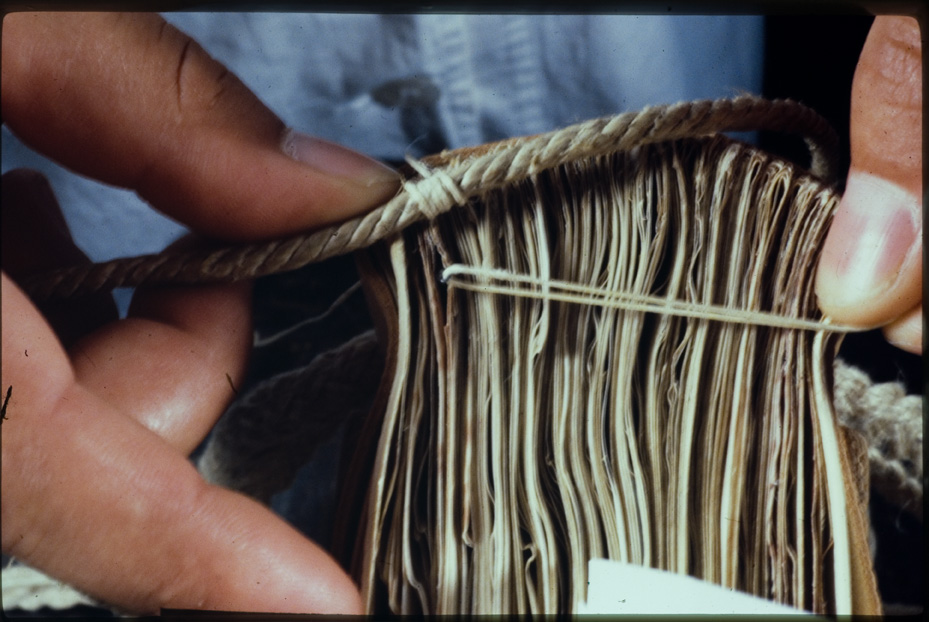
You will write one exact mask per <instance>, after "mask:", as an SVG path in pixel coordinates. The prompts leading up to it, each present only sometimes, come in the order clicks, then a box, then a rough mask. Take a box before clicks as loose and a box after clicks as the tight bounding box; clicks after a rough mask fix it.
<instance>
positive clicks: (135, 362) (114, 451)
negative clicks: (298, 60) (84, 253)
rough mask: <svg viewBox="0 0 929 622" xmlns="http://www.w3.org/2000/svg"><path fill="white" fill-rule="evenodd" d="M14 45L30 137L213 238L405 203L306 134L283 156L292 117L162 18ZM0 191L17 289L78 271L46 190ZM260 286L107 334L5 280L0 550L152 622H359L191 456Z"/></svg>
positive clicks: (210, 289)
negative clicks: (215, 618)
mask: <svg viewBox="0 0 929 622" xmlns="http://www.w3.org/2000/svg"><path fill="white" fill-rule="evenodd" d="M2 46H3V47H2V105H3V120H4V122H5V123H7V124H8V126H9V127H10V129H11V130H12V131H13V132H15V133H16V134H18V135H19V136H20V137H21V138H22V139H23V140H24V141H26V142H28V143H30V144H31V145H32V146H33V147H34V148H36V149H39V150H41V151H43V152H44V153H46V154H47V155H49V156H50V157H52V158H54V159H56V160H58V161H59V162H60V163H62V164H63V165H65V166H67V167H69V168H71V169H73V170H76V171H77V172H80V173H83V174H86V175H90V176H93V177H96V178H97V179H100V180H102V181H104V182H107V183H111V184H115V185H120V186H125V187H128V188H132V189H135V190H136V191H137V192H139V194H140V195H142V196H143V197H144V198H145V199H147V200H148V201H150V202H151V203H152V204H153V205H154V206H155V207H157V208H158V209H160V210H162V211H164V212H165V213H167V214H168V215H170V216H173V217H175V218H177V219H178V220H180V221H182V222H184V223H186V224H187V225H189V226H190V227H192V228H193V229H194V230H195V231H198V232H200V233H204V234H207V235H211V236H217V237H225V238H243V239H244V238H261V237H270V236H276V235H281V234H285V233H289V232H294V231H297V230H301V229H307V228H311V227H316V226H319V225H322V224H326V223H331V222H333V221H337V220H341V219H344V218H346V217H348V216H351V215H353V214H356V213H359V212H361V211H363V210H365V209H367V208H369V207H371V206H373V205H376V204H378V203H380V202H382V201H383V200H385V199H387V198H389V197H390V196H391V195H392V194H393V193H394V192H395V191H396V186H397V177H396V176H395V174H394V173H393V172H392V171H390V170H389V169H387V168H386V167H383V166H382V165H380V164H377V163H375V162H374V161H371V160H368V159H367V158H365V157H364V156H361V155H359V154H355V153H353V152H350V151H348V150H345V149H343V148H340V147H337V146H335V145H332V144H330V143H326V142H324V141H317V140H315V139H312V138H309V137H305V136H302V135H297V136H291V138H292V140H291V141H289V142H287V144H286V145H285V146H284V147H282V146H281V138H282V136H283V135H284V129H285V128H284V126H283V124H282V123H281V121H280V120H279V119H278V118H277V117H275V115H274V114H272V113H271V112H270V111H269V110H268V109H267V108H265V107H264V105H262V104H261V102H260V101H259V100H258V99H257V98H256V97H255V96H254V95H253V94H252V93H250V92H249V91H248V89H247V88H246V87H245V86H244V85H243V84H242V83H241V82H239V81H238V79H236V78H235V77H234V76H232V75H231V74H229V73H228V72H226V70H225V69H224V68H223V67H222V66H220V65H219V64H218V63H216V62H215V61H213V60H212V59H211V58H209V57H208V56H207V55H206V53H205V52H203V50H202V49H201V48H200V47H199V46H197V45H196V44H195V43H194V42H192V41H190V40H189V39H188V38H187V37H185V36H184V35H183V34H181V33H180V32H178V31H177V30H175V29H174V28H172V27H171V26H169V25H167V24H165V23H164V21H163V20H161V19H160V18H159V17H157V16H153V15H129V16H127V15H117V14H79V15H69V14H64V13H46V14H41V15H29V14H21V13H17V14H10V15H7V16H5V18H4V20H3V38H2ZM282 79H286V77H282ZM284 150H286V151H288V153H287V154H285V153H284ZM298 160H299V161H298ZM3 192H4V196H3V217H4V226H3V233H4V237H5V238H8V239H5V240H4V244H3V252H4V257H3V259H4V268H5V269H6V268H9V269H10V270H11V271H12V276H13V277H14V278H15V277H16V275H17V272H19V273H21V272H22V271H23V270H26V269H36V268H47V267H51V266H50V265H42V264H43V262H44V263H45V264H55V263H61V262H68V261H73V260H75V258H79V257H80V254H79V253H78V252H77V251H76V249H74V248H73V247H72V246H70V244H71V243H70V240H69V237H68V235H67V233H66V229H65V228H64V227H63V222H62V220H61V217H60V214H58V212H57V205H56V204H55V202H54V197H53V196H52V194H51V192H50V190H49V189H48V188H47V186H46V185H45V184H44V182H43V181H42V180H41V179H40V178H39V177H37V176H36V175H34V174H30V173H24V172H18V173H14V174H10V175H7V176H5V177H4V184H3ZM37 221H39V222H41V223H43V224H40V225H39V226H35V223H36V222H37ZM10 223H19V224H15V225H10ZM29 223H33V224H32V225H30V224H29ZM112 234H113V235H118V234H119V232H112ZM8 242H10V244H9V245H8ZM49 244H50V245H51V246H43V245H49ZM56 245H57V246H56ZM37 249H38V250H37ZM56 249H57V250H56ZM249 290H250V288H249V285H247V284H236V285H216V286H206V287H197V288H192V287H165V288H149V289H147V290H143V289H140V290H139V291H138V292H137V294H136V297H135V298H134V300H133V304H132V308H131V309H130V313H129V317H128V318H127V319H125V320H122V321H116V322H108V320H110V319H112V309H111V308H109V307H108V305H107V304H106V303H103V304H101V303H100V301H99V300H97V301H93V300H92V301H89V302H86V303H74V304H75V306H73V307H71V313H70V315H69V314H68V313H67V311H66V312H65V314H64V315H65V317H64V318H62V317H61V309H60V308H59V309H58V310H57V311H55V310H53V309H52V310H49V313H48V320H47V319H46V318H44V317H43V316H42V315H41V314H40V313H39V312H38V310H37V309H36V308H35V307H34V306H33V305H32V304H31V303H30V301H29V300H28V299H27V298H26V296H25V295H24V294H23V292H22V291H21V290H20V289H19V288H18V287H17V285H16V284H15V282H14V279H13V278H11V277H10V276H8V274H7V273H6V272H4V274H3V276H2V319H3V324H2V392H3V393H4V394H5V393H6V390H7V387H12V393H11V398H10V400H9V403H8V406H7V409H6V420H5V421H3V422H2V426H3V427H2V452H3V454H2V458H3V487H2V504H0V505H2V509H0V522H2V525H0V527H2V529H0V532H2V544H3V550H4V552H7V553H8V554H10V555H12V556H14V557H17V558H19V559H21V560H22V561H24V562H25V563H27V564H29V565H31V566H33V567H35V568H38V569H40V570H43V571H45V572H47V573H49V574H51V575H53V576H55V577H57V578H59V579H61V580H63V581H66V582H67V583H70V584H72V585H74V586H75V587H77V588H78V589H80V590H83V591H85V592H87V593H89V594H90V595H92V596H94V597H96V598H98V599H100V600H102V601H104V602H107V603H110V604H112V605H115V606H117V607H120V608H122V609H125V610H129V611H135V612H145V613H147V612H155V611H157V610H158V609H159V608H162V607H171V608H209V609H224V610H238V611H291V612H336V611H339V612H345V613H350V612H358V611H359V608H360V597H359V594H358V592H357V589H356V588H355V586H354V585H353V584H352V582H351V580H350V579H349V577H348V576H347V575H346V574H345V573H344V571H342V569H341V568H340V567H339V566H338V565H337V564H336V563H335V561H334V560H332V559H331V558H330V557H329V556H328V555H327V554H326V553H325V552H324V551H323V550H322V549H321V548H320V547H318V546H317V545H315V544H313V543H312V542H309V541H308V540H306V539H305V538H303V537H302V536H301V535H300V534H299V533H298V532H297V531H295V530H294V529H292V528H291V527H289V526H288V525H287V524H286V523H285V522H284V521H283V520H281V519H280V518H278V517H276V516H275V515H274V514H273V513H272V512H270V511H269V510H268V509H266V508H264V507H262V506H261V505H259V504H258V503H255V502H253V501H251V500H249V499H247V498H245V497H244V496H241V495H238V494H235V493H233V492H230V491H227V490H223V489H220V488H216V487H213V486H209V485H207V484H206V483H205V482H204V481H203V480H202V479H201V478H200V477H199V475H198V474H197V472H196V471H195V469H194V468H193V467H192V466H191V464H190V463H189V461H188V460H187V458H186V456H187V454H188V453H189V452H190V451H191V450H192V449H193V448H194V447H195V446H196V445H197V444H198V442H199V441H200V440H201V439H202V438H203V436H204V435H205V434H206V432H207V431H208V430H209V428H210V427H211V426H212V424H213V422H214V421H215V419H216V418H217V417H218V416H219V414H220V413H221V412H222V411H223V408H224V406H225V405H226V403H227V402H228V401H229V399H230V398H231V397H232V389H231V387H230V386H229V385H230V382H231V383H233V384H235V383H238V382H240V381H241V378H242V376H243V373H244V368H245V359H246V356H247V352H248V350H249V347H250V342H251V331H250V315H249ZM69 318H70V319H69ZM81 318H83V319H81ZM62 319H64V323H62ZM49 322H52V324H53V325H54V326H55V327H56V328H57V329H58V330H59V336H60V337H61V339H63V340H64V341H65V344H64V345H63V344H62V341H60V340H59V338H58V337H56V334H55V332H53V331H54V329H53V327H52V325H50V324H49ZM65 324H67V325H65ZM91 329H93V332H91V333H89V334H87V331H88V330H91ZM66 346H67V347H68V349H67V350H66V349H65V347H66Z"/></svg>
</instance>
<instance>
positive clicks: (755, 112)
mask: <svg viewBox="0 0 929 622" xmlns="http://www.w3.org/2000/svg"><path fill="white" fill-rule="evenodd" d="M762 129H763V130H773V131H781V132H786V133H794V134H800V135H803V136H804V137H805V139H806V141H807V144H808V145H809V147H810V152H811V155H812V165H811V170H812V172H813V173H814V174H815V175H818V176H819V177H821V178H822V179H824V180H825V181H826V182H831V181H832V178H833V177H834V175H835V164H834V163H835V153H836V148H837V144H838V140H837V137H836V134H835V132H834V131H833V130H832V128H831V127H830V126H829V124H828V123H827V122H826V121H825V120H824V119H823V118H822V117H820V116H819V115H817V114H816V113H815V112H813V111H812V110H810V109H809V108H807V107H805V106H803V105H801V104H799V103H797V102H794V101H790V100H773V101H770V100H765V99H761V98H758V97H753V96H742V97H737V98H735V99H721V100H712V101H711V100H704V101H698V102H682V103H677V104H672V105H665V106H654V107H650V108H646V109H644V110H642V111H641V112H628V113H624V114H620V115H617V116H613V117H603V118H599V119H593V120H591V121H586V122H584V123H579V124H577V125H573V126H570V127H567V128H564V129H562V130H558V131H555V132H550V133H547V134H540V135H537V136H530V137H525V138H516V139H510V140H507V141H503V142H500V143H496V144H492V145H487V146H486V147H485V148H482V149H479V150H476V149H464V150H459V151H453V152H449V153H443V154H440V155H438V156H433V157H431V158H426V159H425V160H424V165H427V166H429V167H431V169H432V170H433V171H434V173H435V174H433V175H430V176H428V177H425V178H420V179H418V180H415V181H408V182H406V183H405V184H404V185H403V188H402V189H401V191H400V192H399V193H398V194H397V195H396V196H395V197H394V198H392V199H391V200H390V201H388V202H387V203H385V204H384V205H382V206H380V207H378V208H376V209H374V210H372V211H371V212H369V213H367V214H365V215H364V216H360V217H357V218H354V219H352V220H349V221H347V222H344V223H341V224H338V225H334V226H331V227H327V228H325V229H321V230H319V231H316V232H313V233H307V234H300V235H295V236H292V237H289V238H285V239H280V240H274V241H272V242H265V243H258V244H249V245H240V246H231V247H228V248H223V249H219V250H209V251H204V250H199V251H197V250H193V251H186V252H184V251H171V252H163V253H160V254H157V255H146V256H142V257H133V258H125V259H115V260H112V261H107V262H104V263H99V264H93V265H90V266H76V267H72V268H65V269H62V270H57V271H54V272H51V273H47V274H41V275H37V276H36V277H34V278H30V279H26V280H25V281H24V283H23V286H24V288H25V289H26V291H27V292H28V293H29V295H30V296H31V297H32V298H33V300H37V301H40V300H46V299H49V298H61V297H68V296H73V295H77V294H88V293H92V292H97V291H101V290H110V289H113V288H116V287H135V286H137V285H141V284H143V283H149V284H152V283H203V282H227V281H236V280H241V279H249V278H254V277H259V276H264V275H268V274H274V273H277V272H284V271H287V270H294V269H297V268H300V267H302V266H305V265H307V264H309V263H313V262H317V261H322V260H323V259H328V258H330V257H334V256H336V255H342V254H345V253H349V252H351V251H354V250H357V249H360V248H364V247H367V246H369V245H371V244H373V243H374V242H377V241H378V240H382V239H384V238H385V237H387V236H389V235H391V234H392V233H395V232H397V231H400V230H402V229H404V228H406V227H407V226H409V225H410V224H412V223H414V222H418V221H420V220H424V219H426V218H433V217H435V216H437V215H438V214H441V213H443V212H446V211H448V210H449V209H451V208H452V207H453V206H454V205H456V204H458V203H461V202H462V201H461V199H462V198H463V197H472V196H476V195H479V194H481V193H483V192H486V191H488V190H491V189H494V188H498V187H501V186H505V185H507V184H509V183H512V182H514V181H516V180H520V179H524V178H526V177H528V176H530V175H533V174H535V173H538V172H539V171H542V170H545V169H549V168H553V167H556V166H559V165H561V164H563V163H565V162H569V161H572V160H577V159H579V158H588V157H593V156H597V155H601V154H604V153H608V152H614V151H621V150H629V149H632V148H634V147H637V146H639V145H643V144H647V143H654V142H660V141H667V140H675V139H679V138H689V137H694V136H700V135H706V134H712V133H716V132H726V131H749V130H762ZM438 171H441V174H439V173H438ZM421 172H422V170H421Z"/></svg>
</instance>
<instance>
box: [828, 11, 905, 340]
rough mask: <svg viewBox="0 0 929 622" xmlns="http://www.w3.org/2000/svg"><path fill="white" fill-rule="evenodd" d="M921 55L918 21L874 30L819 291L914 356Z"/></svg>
mask: <svg viewBox="0 0 929 622" xmlns="http://www.w3.org/2000/svg"><path fill="white" fill-rule="evenodd" d="M920 54H921V42H920V31H919V25H918V23H917V22H916V20H915V19H912V18H908V17H890V16H888V17H878V18H876V19H875V20H874V25H873V26H872V28H871V32H870V33H869V35H868V39H867V41H866V42H865V46H864V49H863V50H862V53H861V59H860V60H859V63H858V67H857V69H856V71H855V79H854V83H853V86H852V107H851V156H852V161H851V168H850V171H849V176H848V182H847V185H846V190H845V194H844V196H843V197H842V201H841V203H840V206H839V210H838V212H837V213H836V217H835V221H834V222H833V224H832V228H831V230H830V232H829V235H828V237H827V239H826V242H825V245H824V247H823V256H822V259H821V262H820V265H819V271H818V274H817V281H816V292H817V295H818V297H819V304H820V307H821V308H822V310H823V312H824V313H825V314H826V315H828V316H829V317H831V318H833V319H835V320H838V321H840V322H844V323H848V324H852V325H858V326H879V325H888V328H887V329H885V330H886V332H887V334H888V337H889V338H891V339H892V340H893V337H894V336H895V335H896V336H897V337H898V339H897V341H901V342H903V343H899V344H898V345H901V346H902V347H905V348H906V349H909V350H913V351H916V350H920V349H921V344H920V342H921V330H919V328H918V324H919V323H920V321H921V316H922V313H921V312H920V307H921V304H920V301H921V290H922V264H921V261H922V62H921V55H920ZM898 318H902V319H901V320H899V321H900V322H901V324H899V325H896V324H895V323H894V322H895V320H897V319H898Z"/></svg>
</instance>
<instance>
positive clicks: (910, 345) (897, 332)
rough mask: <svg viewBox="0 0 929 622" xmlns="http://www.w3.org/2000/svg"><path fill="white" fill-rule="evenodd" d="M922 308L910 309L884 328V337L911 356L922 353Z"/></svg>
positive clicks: (920, 306)
mask: <svg viewBox="0 0 929 622" xmlns="http://www.w3.org/2000/svg"><path fill="white" fill-rule="evenodd" d="M923 321H924V318H923V307H922V305H919V306H918V307H916V308H914V309H912V310H911V311H910V312H909V313H906V314H905V315H903V316H902V317H900V318H899V319H898V320H896V321H894V322H893V323H891V324H889V325H887V326H885V327H884V337H886V338H887V341H888V342H889V343H890V344H891V345H894V346H896V347H898V348H900V349H901V350H905V351H906V352H910V353H912V354H920V355H921V354H922V353H923Z"/></svg>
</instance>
